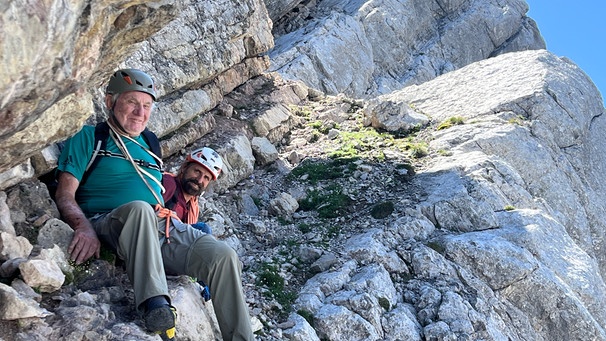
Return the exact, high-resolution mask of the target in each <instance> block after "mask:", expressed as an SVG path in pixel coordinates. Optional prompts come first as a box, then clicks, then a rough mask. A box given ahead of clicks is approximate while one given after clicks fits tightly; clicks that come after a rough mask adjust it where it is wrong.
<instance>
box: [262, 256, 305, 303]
mask: <svg viewBox="0 0 606 341" xmlns="http://www.w3.org/2000/svg"><path fill="white" fill-rule="evenodd" d="M257 285H259V286H264V287H265V288H267V292H266V293H265V295H266V296H267V297H269V298H273V299H275V300H276V301H277V302H278V303H280V304H281V305H282V307H283V308H284V311H283V312H284V313H288V312H290V311H291V310H292V304H293V302H294V301H295V299H296V298H297V294H296V293H295V292H293V291H290V290H285V289H284V278H282V276H280V273H279V269H278V266H277V265H273V264H269V263H263V264H262V265H261V271H260V273H259V275H258V277H257Z"/></svg>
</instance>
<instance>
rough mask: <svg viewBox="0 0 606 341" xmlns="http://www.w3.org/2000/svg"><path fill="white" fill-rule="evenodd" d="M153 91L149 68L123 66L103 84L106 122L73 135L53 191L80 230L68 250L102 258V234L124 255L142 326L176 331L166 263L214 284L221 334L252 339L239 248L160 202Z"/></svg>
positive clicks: (78, 257)
mask: <svg viewBox="0 0 606 341" xmlns="http://www.w3.org/2000/svg"><path fill="white" fill-rule="evenodd" d="M155 100H156V89H155V86H154V82H153V80H152V79H151V77H150V76H149V75H147V74H146V73H144V72H142V71H140V70H136V69H123V70H118V71H116V72H115V73H114V74H113V75H112V77H111V78H110V80H109V83H108V86H107V89H106V96H105V105H106V106H107V108H108V109H109V111H110V115H109V118H108V119H107V121H106V122H104V123H102V124H100V125H98V126H97V127H96V128H95V127H90V126H85V127H83V128H82V130H81V131H80V132H78V133H77V134H76V135H74V136H73V137H72V138H70V139H69V140H68V141H67V143H66V145H65V148H64V149H63V151H62V153H61V157H60V159H59V166H58V171H59V174H58V179H59V183H58V187H57V192H56V195H55V198H56V202H57V207H58V208H59V211H60V212H61V215H62V218H63V219H64V220H65V221H66V222H67V223H68V224H69V225H70V226H71V227H72V228H73V229H74V236H73V239H72V242H71V243H70V245H69V247H68V253H69V254H70V257H71V259H72V260H73V261H75V262H76V263H81V262H83V261H85V260H87V259H89V258H90V257H92V256H95V257H99V250H100V245H101V243H104V244H106V245H107V246H108V247H109V248H111V249H112V250H114V251H115V252H116V254H117V255H118V257H120V258H121V259H123V260H124V262H125V266H126V271H127V273H128V277H129V279H130V281H131V283H132V285H133V291H134V294H135V304H136V307H137V309H138V310H139V311H140V312H142V313H143V317H144V321H145V326H146V328H147V329H148V330H149V331H150V332H153V333H157V334H160V336H161V337H162V339H163V340H173V339H174V337H175V322H176V321H175V320H176V312H175V309H174V307H172V306H171V304H170V297H169V295H168V286H167V283H166V275H165V274H166V272H168V273H171V274H184V275H189V276H191V277H196V278H199V279H201V280H203V281H204V282H205V283H207V284H208V285H209V287H210V289H211V292H212V298H213V301H214V302H215V304H214V308H215V313H216V315H217V320H218V322H219V327H220V329H221V333H222V335H223V339H224V340H253V339H254V336H253V334H252V330H251V326H250V318H249V315H248V308H247V306H246V303H245V301H244V296H243V293H242V283H241V277H240V274H241V265H240V262H239V260H238V257H237V255H236V253H235V252H234V250H233V249H231V248H230V247H229V246H228V245H227V244H225V243H223V242H221V241H218V240H216V239H215V238H214V237H212V236H211V235H209V234H205V233H203V232H201V231H199V230H197V229H194V228H192V227H191V226H190V225H187V224H184V223H181V222H180V221H179V220H178V219H175V218H173V217H174V216H175V215H174V213H171V212H170V211H169V210H168V209H166V208H164V200H163V198H162V192H163V191H164V188H163V186H162V161H161V159H160V157H159V156H158V155H156V154H158V153H159V152H157V151H156V152H154V151H153V149H158V148H157V145H158V141H157V138H156V137H155V135H154V134H152V133H151V132H149V130H147V129H146V125H147V122H148V120H149V118H150V115H151V113H152V110H153V107H154V101H155ZM99 136H102V138H99ZM97 140H98V141H97ZM154 145H155V146H156V148H153V146H154ZM91 166H92V167H91Z"/></svg>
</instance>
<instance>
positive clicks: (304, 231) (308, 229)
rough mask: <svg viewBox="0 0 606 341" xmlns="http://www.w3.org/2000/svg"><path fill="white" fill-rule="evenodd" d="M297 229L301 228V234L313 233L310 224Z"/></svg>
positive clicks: (303, 224) (300, 225)
mask: <svg viewBox="0 0 606 341" xmlns="http://www.w3.org/2000/svg"><path fill="white" fill-rule="evenodd" d="M297 227H298V228H299V231H301V233H303V234H305V233H309V232H311V226H310V225H309V224H305V223H301V224H299V226H297Z"/></svg>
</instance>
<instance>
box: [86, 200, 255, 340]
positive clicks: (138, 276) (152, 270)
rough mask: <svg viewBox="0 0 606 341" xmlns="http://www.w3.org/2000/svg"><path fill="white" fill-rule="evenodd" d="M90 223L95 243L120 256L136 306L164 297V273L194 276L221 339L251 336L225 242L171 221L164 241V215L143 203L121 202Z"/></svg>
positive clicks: (235, 263)
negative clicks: (204, 291)
mask: <svg viewBox="0 0 606 341" xmlns="http://www.w3.org/2000/svg"><path fill="white" fill-rule="evenodd" d="M91 221H92V224H93V227H94V229H95V231H96V232H97V235H98V236H99V239H100V240H101V242H103V243H105V244H107V245H108V246H110V247H111V248H113V249H114V250H115V252H116V254H117V255H118V257H120V258H121V259H123V260H124V262H125V264H126V272H127V274H128V277H129V279H130V281H131V283H132V285H133V291H134V294H135V304H136V307H137V309H141V308H142V306H141V304H142V303H143V302H145V300H147V299H148V298H150V297H154V296H159V295H163V296H166V297H168V286H167V284H166V273H169V274H174V275H188V276H191V277H196V278H197V279H200V280H202V281H204V283H206V284H207V285H208V286H209V288H210V293H211V298H212V300H213V302H214V304H213V307H214V309H215V314H216V316H217V321H218V322H219V328H220V329H221V334H222V335H223V339H224V340H226V341H227V340H254V336H253V333H252V329H251V325H250V318H249V315H248V307H247V305H246V302H245V300H244V295H243V293H242V280H241V276H240V275H241V270H242V269H241V265H240V261H239V259H238V255H237V254H236V252H235V251H234V250H233V249H232V248H231V247H230V246H229V245H227V244H225V243H224V242H221V241H218V240H216V239H215V238H214V237H213V236H211V235H208V234H205V233H204V232H201V231H199V230H196V229H194V228H192V227H191V226H189V225H187V224H183V223H181V222H179V221H178V220H176V219H175V220H174V221H172V222H171V230H170V233H169V236H170V237H169V240H170V243H167V242H166V238H165V236H164V231H165V224H166V221H165V219H164V218H162V219H159V218H158V217H157V216H156V213H155V211H154V209H153V207H152V206H151V205H150V204H149V203H147V202H144V201H133V202H130V203H128V204H125V205H122V206H120V207H118V208H116V209H114V210H113V211H111V212H109V213H107V214H104V215H102V216H100V217H95V219H91Z"/></svg>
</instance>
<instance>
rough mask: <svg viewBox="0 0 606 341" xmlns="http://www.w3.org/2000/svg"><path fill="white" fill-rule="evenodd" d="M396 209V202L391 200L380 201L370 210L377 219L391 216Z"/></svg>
mask: <svg viewBox="0 0 606 341" xmlns="http://www.w3.org/2000/svg"><path fill="white" fill-rule="evenodd" d="M393 211H394V204H393V202H391V201H385V202H382V203H378V204H376V205H374V206H373V207H372V209H371V210H370V215H371V216H372V217H373V218H375V219H383V218H387V217H389V215H391V214H392V213H393Z"/></svg>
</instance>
